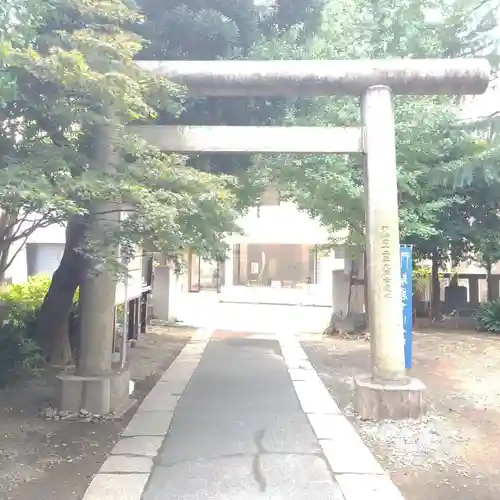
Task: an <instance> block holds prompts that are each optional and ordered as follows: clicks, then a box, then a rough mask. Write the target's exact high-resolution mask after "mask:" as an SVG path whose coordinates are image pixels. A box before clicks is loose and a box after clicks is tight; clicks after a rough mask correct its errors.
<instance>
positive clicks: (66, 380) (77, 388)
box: [57, 374, 83, 412]
mask: <svg viewBox="0 0 500 500" xmlns="http://www.w3.org/2000/svg"><path fill="white" fill-rule="evenodd" d="M57 380H58V391H57V392H58V396H57V399H58V407H59V409H60V410H63V411H70V412H77V411H78V410H80V409H81V407H82V406H81V405H82V387H83V382H82V379H81V378H80V377H75V376H74V375H67V374H62V375H59V376H58V377H57Z"/></svg>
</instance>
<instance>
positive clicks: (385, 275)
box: [380, 226, 392, 299]
mask: <svg viewBox="0 0 500 500" xmlns="http://www.w3.org/2000/svg"><path fill="white" fill-rule="evenodd" d="M380 236H381V238H380V239H381V243H382V244H381V251H382V283H383V286H382V291H383V294H384V297H385V298H386V299H391V298H392V287H391V276H392V267H391V233H390V229H389V226H380Z"/></svg>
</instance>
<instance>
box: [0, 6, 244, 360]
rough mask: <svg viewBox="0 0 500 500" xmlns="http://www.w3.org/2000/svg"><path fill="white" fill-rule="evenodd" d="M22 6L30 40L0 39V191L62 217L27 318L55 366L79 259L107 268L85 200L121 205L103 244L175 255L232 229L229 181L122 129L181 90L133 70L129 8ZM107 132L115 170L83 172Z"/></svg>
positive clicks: (214, 242) (174, 103)
mask: <svg viewBox="0 0 500 500" xmlns="http://www.w3.org/2000/svg"><path fill="white" fill-rule="evenodd" d="M31 3H33V5H31ZM26 5H27V7H26V14H27V17H26V20H25V21H26V22H25V24H24V25H23V26H24V28H23V30H25V31H26V32H29V36H23V37H20V38H19V39H17V40H15V42H10V43H8V44H3V45H2V69H3V73H4V74H7V75H8V76H9V77H10V78H11V81H13V82H15V87H16V89H15V92H14V98H12V99H10V101H9V102H8V103H7V106H6V107H5V108H4V110H3V113H4V127H3V133H2V139H3V140H4V142H5V140H7V142H8V148H9V149H8V150H7V151H6V152H5V153H4V154H3V156H2V169H1V175H2V176H3V178H2V180H5V181H6V182H5V183H2V194H1V196H0V199H1V200H2V204H3V206H4V207H6V208H5V211H6V212H9V213H15V214H19V216H20V217H21V218H24V217H25V216H26V214H27V213H30V214H31V213H36V214H40V213H41V214H42V215H43V216H46V218H45V219H44V220H45V221H47V223H51V222H57V221H62V220H68V224H67V242H66V247H65V252H64V256H63V259H62V262H61V265H60V267H59V268H58V270H57V271H56V273H55V274H54V277H53V280H52V284H51V287H50V290H49V293H48V294H47V297H46V299H45V302H44V304H43V306H42V309H41V311H40V316H39V322H38V334H39V336H40V339H41V340H42V341H43V342H44V344H45V347H46V349H47V354H48V356H49V358H50V360H51V361H52V362H54V363H58V364H59V363H65V362H66V361H67V360H68V355H69V349H68V347H69V345H68V321H69V312H70V308H71V304H72V300H73V296H74V293H75V290H76V288H77V287H78V285H79V283H80V281H81V279H82V278H83V276H84V273H86V272H88V265H89V259H88V257H90V256H91V257H92V259H93V260H95V259H98V260H100V261H101V262H102V263H103V264H105V265H111V266H115V267H116V265H117V262H116V260H115V258H114V255H113V254H114V253H113V252H112V251H110V249H109V248H103V244H102V242H95V241H89V239H88V233H87V224H88V221H89V217H91V216H92V217H98V216H99V213H98V212H97V213H96V212H95V211H94V212H93V213H92V210H91V207H92V204H94V203H95V202H96V201H99V200H103V201H107V202H113V203H114V204H115V205H116V207H117V209H116V210H117V211H121V210H122V207H123V206H127V207H128V208H127V214H128V217H127V218H126V219H125V220H124V221H123V223H121V224H120V225H118V226H117V228H116V231H115V233H114V234H112V235H111V236H112V239H113V246H114V245H117V244H120V245H122V247H123V248H125V249H132V248H134V247H135V246H136V245H146V244H147V245H148V246H153V247H154V246H156V247H158V248H159V249H161V250H163V251H167V252H171V254H172V255H177V254H178V253H179V252H181V251H182V249H183V248H184V247H185V246H186V245H187V244H195V245H196V244H198V245H199V246H200V247H201V249H202V250H205V251H207V250H208V249H210V251H211V252H212V253H213V252H216V253H217V252H220V251H221V245H220V244H219V242H220V241H221V240H222V239H223V235H224V234H226V232H228V231H232V230H234V229H235V226H234V223H233V221H234V216H235V212H234V207H235V198H234V196H233V195H232V193H231V190H230V189H229V188H230V186H231V184H232V179H231V178H229V177H227V176H226V177H224V176H220V177H216V176H214V175H211V174H210V173H205V172H199V171H197V170H195V169H193V168H190V167H186V166H184V165H183V164H182V161H181V158H179V157H177V156H175V155H164V154H162V153H160V152H158V151H156V150H154V148H152V147H150V146H148V145H146V144H145V143H144V141H142V140H140V139H139V138H136V137H132V136H130V135H129V134H127V133H126V130H125V129H124V128H123V127H124V125H126V124H127V123H128V122H129V121H130V120H138V119H145V118H147V117H152V118H154V117H155V116H156V110H155V108H156V107H160V106H163V107H168V108H169V109H170V110H172V109H176V110H177V109H179V110H180V100H179V99H180V98H181V97H182V89H179V88H177V87H175V86H172V85H170V84H169V83H168V82H166V81H164V80H162V79H160V78H156V77H152V76H150V75H147V74H143V73H142V72H140V71H139V70H137V68H136V67H135V66H134V64H133V60H132V58H133V56H134V55H135V54H136V53H137V52H138V51H139V50H140V49H141V47H142V40H141V39H140V37H139V36H138V35H137V34H136V33H133V32H132V31H130V30H128V29H127V28H128V27H130V26H131V25H132V24H135V23H137V22H138V21H139V20H140V17H139V15H138V13H137V12H136V11H134V10H133V9H131V8H129V7H128V6H127V5H126V3H124V2H122V1H121V0H113V1H111V2H106V3H102V2H98V1H93V0H88V1H85V2H76V1H73V0H51V1H49V2H44V3H43V10H36V7H37V3H36V1H35V0H29V4H28V3H27V4H26ZM28 7H29V8H28ZM26 26H27V27H28V28H29V29H28V28H26ZM14 32H15V30H14ZM108 109H112V110H113V114H112V115H109V114H108V112H107V110H108ZM5 124H7V125H5ZM11 124H15V125H16V127H17V128H16V130H15V133H13V132H12V129H13V127H12V126H11ZM108 129H115V130H117V134H116V136H115V137H114V138H113V142H114V149H115V158H114V160H115V165H114V168H113V169H112V170H109V169H108V170H99V169H95V168H91V166H92V163H93V162H94V157H95V154H94V153H95V151H94V148H95V144H96V139H97V137H96V134H99V133H101V132H102V131H103V130H108ZM31 200H33V201H31ZM7 203H8V205H7ZM207 220H208V221H210V224H207ZM16 227H17V226H16Z"/></svg>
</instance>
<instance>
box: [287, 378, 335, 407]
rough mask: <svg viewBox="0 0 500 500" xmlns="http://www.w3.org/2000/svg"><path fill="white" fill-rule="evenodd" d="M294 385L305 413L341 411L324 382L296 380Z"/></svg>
mask: <svg viewBox="0 0 500 500" xmlns="http://www.w3.org/2000/svg"><path fill="white" fill-rule="evenodd" d="M292 383H293V385H294V387H295V392H296V393H297V397H298V399H299V402H300V406H301V407H302V410H303V411H304V413H316V414H321V413H334V414H338V413H341V412H340V409H339V407H338V406H337V403H335V401H334V400H333V398H332V397H331V396H330V394H329V393H328V391H327V390H326V388H325V386H324V385H323V383H322V382H321V381H320V380H319V379H318V380H314V379H312V380H294V381H293V382H292Z"/></svg>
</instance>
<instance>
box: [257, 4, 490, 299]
mask: <svg viewBox="0 0 500 500" xmlns="http://www.w3.org/2000/svg"><path fill="white" fill-rule="evenodd" d="M496 11H497V6H496V4H495V2H490V1H486V2H484V1H481V0H463V1H462V0H460V1H455V2H448V3H446V4H442V2H432V1H426V0H404V1H402V2H398V3H397V4H395V3H394V2H386V1H381V2H380V1H378V2H372V1H364V0H350V1H347V2H340V3H339V2H333V1H331V2H328V4H327V7H326V8H325V10H324V12H323V17H322V19H323V21H322V24H321V27H320V28H319V29H318V30H317V31H316V32H315V34H314V35H313V36H310V37H308V38H307V40H306V42H305V43H303V44H302V45H299V44H298V43H297V36H296V34H295V33H294V32H293V31H289V32H287V33H284V34H282V36H281V37H279V38H277V39H274V40H272V41H265V42H263V43H262V44H260V45H258V46H257V47H256V48H255V52H256V53H257V54H259V55H260V56H262V57H266V58H269V59H273V58H296V59H306V58H316V59H365V58H367V59H369V58H389V57H404V58H408V57H411V58H432V57H436V58H439V57H460V56H470V55H484V56H486V57H488V58H489V59H490V60H491V62H492V63H494V64H496V63H497V60H498V37H495V33H496V32H497V31H498V16H496V15H495V12H496ZM458 97H459V96H451V97H446V96H444V97H422V98H416V97H403V96H402V97H397V98H396V99H395V113H396V140H397V164H398V187H399V193H400V227H401V236H402V240H403V241H404V242H407V243H413V244H414V245H415V247H416V250H417V255H419V256H420V257H421V258H431V259H432V260H433V263H434V265H433V269H434V271H435V272H434V273H433V276H434V282H436V281H437V282H438V280H439V277H438V272H437V271H438V269H439V266H440V265H441V264H442V262H444V261H445V260H446V259H448V257H449V254H450V251H451V253H452V255H453V257H454V258H455V259H458V260H459V259H461V258H464V257H465V256H467V255H468V252H469V250H470V247H471V239H470V234H469V230H470V223H469V213H468V210H467V203H468V201H469V197H468V194H467V193H464V192H460V191H459V190H457V189H456V186H450V185H449V184H447V183H442V182H440V181H438V180H437V179H436V177H437V176H436V175H435V174H434V171H435V170H439V171H446V172H447V173H448V175H451V176H453V175H454V174H455V173H457V172H460V171H461V170H462V169H463V168H465V165H466V164H468V163H469V162H472V163H473V164H474V163H475V162H476V161H477V160H478V159H479V158H481V156H482V155H485V154H486V153H485V151H484V148H482V147H481V145H480V143H481V138H480V137H478V135H477V133H476V131H475V130H473V129H471V128H470V127H468V126H465V124H464V123H463V119H461V118H460V117H459V109H458V106H457V104H458V103H459V99H458ZM359 118H360V110H359V101H358V99H354V98H318V99H297V100H296V101H294V102H293V103H291V104H290V103H289V105H288V108H287V113H286V122H287V123H288V124H298V125H339V126H356V125H359ZM487 157H490V153H488V154H487ZM269 168H270V175H275V176H276V177H277V179H278V181H279V182H281V184H282V186H283V189H284V191H285V192H286V193H287V194H288V196H289V197H290V198H291V199H293V200H295V201H296V202H297V203H298V205H299V207H300V208H302V209H304V210H306V211H308V212H309V213H310V214H311V215H314V216H317V217H319V218H320V220H321V221H322V222H323V224H325V225H326V226H327V227H329V228H330V232H331V234H332V239H333V241H334V242H337V241H338V235H339V231H342V233H341V234H345V232H346V231H347V232H348V241H347V243H348V244H350V245H351V246H353V247H358V248H359V247H362V246H363V241H364V231H365V227H364V222H365V221H364V217H365V216H364V190H363V166H362V162H361V161H360V159H359V158H354V157H351V158H346V157H343V156H336V157H326V156H318V155H314V156H310V157H306V158H290V157H287V156H284V155H279V156H278V157H275V158H273V160H272V162H271V163H270V164H269ZM434 288H435V297H437V299H438V298H439V297H438V296H437V293H438V291H439V287H438V286H435V287H434Z"/></svg>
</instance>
